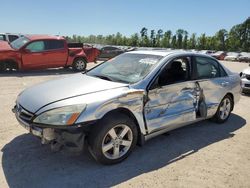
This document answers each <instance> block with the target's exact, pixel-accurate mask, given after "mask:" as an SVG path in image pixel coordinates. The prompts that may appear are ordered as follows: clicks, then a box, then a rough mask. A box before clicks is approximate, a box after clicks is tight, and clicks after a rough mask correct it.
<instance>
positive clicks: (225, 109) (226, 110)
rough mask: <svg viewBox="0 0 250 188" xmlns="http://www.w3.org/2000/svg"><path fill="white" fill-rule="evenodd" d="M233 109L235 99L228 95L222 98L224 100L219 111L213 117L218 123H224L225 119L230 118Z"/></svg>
mask: <svg viewBox="0 0 250 188" xmlns="http://www.w3.org/2000/svg"><path fill="white" fill-rule="evenodd" d="M232 109H233V99H232V97H231V96H229V95H226V96H225V97H224V98H223V99H222V101H221V103H220V105H219V107H218V109H217V112H216V114H215V115H214V117H213V118H212V120H214V121H215V122H217V123H224V122H225V121H227V120H228V118H229V116H230V114H231V111H232Z"/></svg>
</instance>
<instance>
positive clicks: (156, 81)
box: [13, 51, 241, 164]
mask: <svg viewBox="0 0 250 188" xmlns="http://www.w3.org/2000/svg"><path fill="white" fill-rule="evenodd" d="M240 89H241V86H240V77H239V75H238V74H234V73H232V72H231V71H229V70H228V69H227V68H225V67H224V66H223V65H221V64H220V63H219V62H218V61H217V60H216V59H214V58H212V57H210V56H207V55H202V54H196V53H188V52H183V51H132V52H127V53H124V54H122V55H119V56H117V57H115V58H113V59H111V60H109V61H107V62H104V63H102V64H100V65H98V66H96V67H95V68H93V69H91V70H89V71H87V72H85V73H78V74H75V75H73V76H71V77H66V78H62V79H59V80H52V81H48V82H45V83H42V84H38V85H36V86H33V87H30V88H28V89H26V90H24V91H23V92H22V93H21V94H19V96H18V97H17V100H16V106H15V107H14V108H13V112H14V113H15V115H16V118H17V120H18V121H19V122H20V124H21V125H22V126H23V127H25V128H26V129H27V130H28V131H29V132H30V133H31V134H33V135H35V136H38V137H40V138H41V141H42V143H44V144H50V145H51V148H52V149H53V150H54V151H57V150H60V149H62V148H65V149H69V150H71V151H80V150H82V149H83V146H84V145H88V148H89V151H90V153H91V154H92V155H93V157H94V158H95V159H96V160H97V161H99V162H101V163H103V164H114V163H118V162H121V161H123V160H124V159H125V158H127V157H128V155H129V154H130V153H131V151H132V150H133V149H134V147H135V146H136V144H139V145H143V144H144V143H145V141H146V140H148V139H150V138H153V137H154V136H157V135H159V134H163V133H165V132H167V131H170V130H173V129H176V128H179V127H182V126H184V125H188V124H191V123H194V122H197V121H201V120H204V119H212V120H214V121H216V122H218V123H223V122H225V121H227V120H228V118H229V116H230V113H231V111H232V110H233V108H234V104H235V103H236V102H238V100H239V98H240Z"/></svg>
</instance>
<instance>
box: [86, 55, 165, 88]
mask: <svg viewBox="0 0 250 188" xmlns="http://www.w3.org/2000/svg"><path fill="white" fill-rule="evenodd" d="M162 57H163V56H159V55H149V54H133V53H125V54H122V55H119V56H117V57H115V58H113V59H111V60H109V61H107V62H105V63H103V64H101V65H99V66H97V67H96V68H94V69H92V70H90V71H88V73H87V75H89V76H95V77H99V78H102V79H106V80H110V81H117V82H124V83H136V82H138V81H140V80H142V79H143V78H144V77H145V76H146V75H147V74H148V73H149V72H150V71H151V70H152V68H153V67H154V66H155V65H156V64H157V63H158V62H159V61H160V59H161V58H162Z"/></svg>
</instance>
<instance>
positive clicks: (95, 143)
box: [88, 113, 138, 165]
mask: <svg viewBox="0 0 250 188" xmlns="http://www.w3.org/2000/svg"><path fill="white" fill-rule="evenodd" d="M137 135H138V132H137V127H136V125H135V123H134V121H133V120H132V119H130V118H129V117H128V116H126V115H124V114H120V113H116V114H112V116H111V115H109V116H107V117H104V118H103V119H102V120H100V121H99V122H98V124H97V125H96V126H95V127H94V129H93V130H92V131H91V133H90V135H89V139H88V142H89V147H88V148H89V152H90V153H91V154H92V156H93V157H94V158H95V159H96V160H97V161H98V162H100V163H102V164H105V165H111V164H116V163H119V162H122V161H123V160H124V159H126V158H127V157H128V156H129V154H130V153H131V151H132V150H133V149H134V147H135V145H136V143H137Z"/></svg>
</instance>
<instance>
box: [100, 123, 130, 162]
mask: <svg viewBox="0 0 250 188" xmlns="http://www.w3.org/2000/svg"><path fill="white" fill-rule="evenodd" d="M132 141H133V133H132V130H131V129H130V127H128V126H127V125H124V124H119V125H117V126H115V127H114V128H112V129H110V130H109V132H108V133H107V134H106V135H105V136H104V139H103V141H102V152H103V154H104V155H105V156H106V157H107V158H108V159H118V158H120V157H122V156H123V155H125V154H126V153H127V152H128V150H129V149H130V147H131V145H132Z"/></svg>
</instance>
